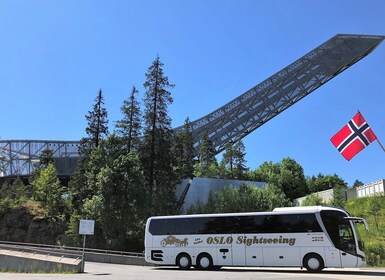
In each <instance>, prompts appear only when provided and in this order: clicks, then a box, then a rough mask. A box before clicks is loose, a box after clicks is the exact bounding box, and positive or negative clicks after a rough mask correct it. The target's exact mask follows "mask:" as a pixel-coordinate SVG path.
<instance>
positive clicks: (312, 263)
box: [303, 254, 324, 272]
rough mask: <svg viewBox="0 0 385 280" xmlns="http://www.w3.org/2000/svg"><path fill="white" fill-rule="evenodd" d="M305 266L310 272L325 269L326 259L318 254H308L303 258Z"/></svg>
mask: <svg viewBox="0 0 385 280" xmlns="http://www.w3.org/2000/svg"><path fill="white" fill-rule="evenodd" d="M303 266H304V267H305V268H306V269H307V271H308V272H321V271H322V269H324V261H323V259H322V258H321V256H320V255H318V254H308V255H306V256H305V257H304V258H303Z"/></svg>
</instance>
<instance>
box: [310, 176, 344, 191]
mask: <svg viewBox="0 0 385 280" xmlns="http://www.w3.org/2000/svg"><path fill="white" fill-rule="evenodd" d="M306 181H307V185H308V189H309V190H308V193H315V192H320V191H325V190H329V189H334V188H340V187H344V188H347V184H346V183H345V181H344V180H343V179H341V178H340V177H339V176H338V175H337V174H334V175H323V174H321V173H319V174H318V175H317V177H315V176H312V177H309V178H307V179H306Z"/></svg>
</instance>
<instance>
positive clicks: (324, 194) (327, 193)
mask: <svg viewBox="0 0 385 280" xmlns="http://www.w3.org/2000/svg"><path fill="white" fill-rule="evenodd" d="M314 194H317V195H318V196H320V197H321V198H322V200H323V202H326V203H327V202H329V201H331V200H332V199H333V189H328V190H324V191H320V192H316V193H314ZM308 196H310V195H306V196H302V197H299V198H296V199H294V200H293V202H294V205H296V206H300V205H301V204H302V202H303V201H304V200H305V199H306V198H307V197H308Z"/></svg>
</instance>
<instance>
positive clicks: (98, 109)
mask: <svg viewBox="0 0 385 280" xmlns="http://www.w3.org/2000/svg"><path fill="white" fill-rule="evenodd" d="M85 117H86V120H87V124H88V126H87V127H86V133H87V137H86V138H83V139H81V143H80V151H79V152H80V154H81V155H84V154H88V153H89V152H90V151H92V150H93V149H95V148H97V147H98V146H99V144H100V141H101V140H102V139H103V138H105V137H106V136H107V135H108V113H107V109H106V108H105V107H104V98H103V94H102V90H101V89H99V92H98V95H97V97H96V98H95V103H94V105H93V109H92V111H88V115H86V116H85Z"/></svg>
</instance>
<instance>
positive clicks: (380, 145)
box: [376, 138, 385, 153]
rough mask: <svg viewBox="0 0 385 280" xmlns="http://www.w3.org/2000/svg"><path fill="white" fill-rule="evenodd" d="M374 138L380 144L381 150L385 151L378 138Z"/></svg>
mask: <svg viewBox="0 0 385 280" xmlns="http://www.w3.org/2000/svg"><path fill="white" fill-rule="evenodd" d="M376 140H377V143H378V144H379V145H380V147H381V149H382V150H383V151H384V153H385V148H384V146H383V145H382V144H381V142H380V140H378V138H376Z"/></svg>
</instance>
